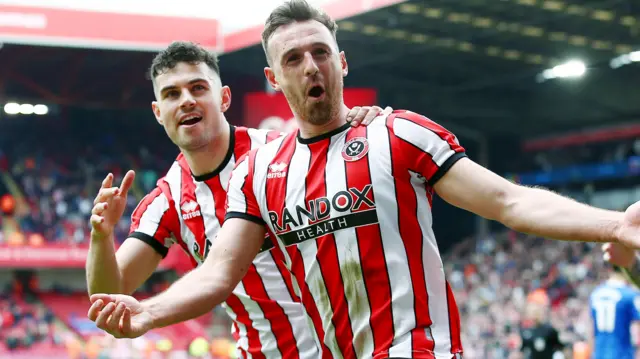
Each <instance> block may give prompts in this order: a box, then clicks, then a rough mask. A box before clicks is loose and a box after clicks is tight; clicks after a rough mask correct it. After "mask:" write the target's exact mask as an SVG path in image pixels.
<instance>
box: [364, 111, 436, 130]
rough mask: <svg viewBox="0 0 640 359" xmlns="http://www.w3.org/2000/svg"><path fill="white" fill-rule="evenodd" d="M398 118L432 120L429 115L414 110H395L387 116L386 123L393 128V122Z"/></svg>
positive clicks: (420, 120) (417, 120)
mask: <svg viewBox="0 0 640 359" xmlns="http://www.w3.org/2000/svg"><path fill="white" fill-rule="evenodd" d="M396 119H404V120H410V121H414V122H423V121H431V120H430V119H429V118H428V117H427V116H425V115H422V114H419V113H417V112H413V111H410V110H394V111H393V112H391V114H390V115H389V116H387V118H386V119H385V120H386V124H387V126H388V127H389V128H393V122H394V121H395V120H396ZM374 123H375V121H374Z"/></svg>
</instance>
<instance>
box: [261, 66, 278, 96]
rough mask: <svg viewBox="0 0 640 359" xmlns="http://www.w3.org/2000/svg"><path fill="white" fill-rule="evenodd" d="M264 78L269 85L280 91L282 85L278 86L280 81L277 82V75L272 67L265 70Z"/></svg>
mask: <svg viewBox="0 0 640 359" xmlns="http://www.w3.org/2000/svg"><path fill="white" fill-rule="evenodd" d="M264 77H266V78H267V81H268V82H269V85H271V88H273V89H274V90H276V91H280V85H279V84H278V80H276V74H275V72H273V69H272V68H271V67H265V68H264Z"/></svg>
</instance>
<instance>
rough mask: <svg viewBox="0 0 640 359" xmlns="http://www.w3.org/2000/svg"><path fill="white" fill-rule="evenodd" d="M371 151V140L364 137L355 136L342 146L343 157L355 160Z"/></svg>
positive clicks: (351, 160) (346, 159)
mask: <svg viewBox="0 0 640 359" xmlns="http://www.w3.org/2000/svg"><path fill="white" fill-rule="evenodd" d="M367 152H369V142H368V141H367V139H366V138H364V137H355V138H352V139H350V140H349V141H347V143H345V144H344V146H343V147H342V158H344V160H345V161H349V162H353V161H357V160H359V159H361V158H362V157H364V156H365V155H366V154H367Z"/></svg>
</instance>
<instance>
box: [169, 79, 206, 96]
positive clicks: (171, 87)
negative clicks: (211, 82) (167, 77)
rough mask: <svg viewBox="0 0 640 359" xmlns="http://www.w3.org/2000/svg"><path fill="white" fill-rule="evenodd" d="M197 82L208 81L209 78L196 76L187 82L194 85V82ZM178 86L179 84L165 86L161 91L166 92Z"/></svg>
mask: <svg viewBox="0 0 640 359" xmlns="http://www.w3.org/2000/svg"><path fill="white" fill-rule="evenodd" d="M197 82H207V80H206V79H204V78H201V77H198V78H195V79H193V80H191V81H189V82H187V85H193V84H195V83H197ZM177 88H178V86H175V85H169V86H165V87H163V88H161V89H160V93H161V94H163V93H165V92H167V91H169V90H173V89H177Z"/></svg>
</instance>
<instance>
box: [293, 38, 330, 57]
mask: <svg viewBox="0 0 640 359" xmlns="http://www.w3.org/2000/svg"><path fill="white" fill-rule="evenodd" d="M318 46H320V47H324V48H328V49H331V46H329V45H327V44H325V43H324V42H314V43H313V44H311V47H318ZM299 49H300V48H299V47H292V48H290V49H289V50H287V51H286V52H285V53H284V54H282V59H286V58H287V57H289V55H291V53H293V52H296V51H298V50H299Z"/></svg>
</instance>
